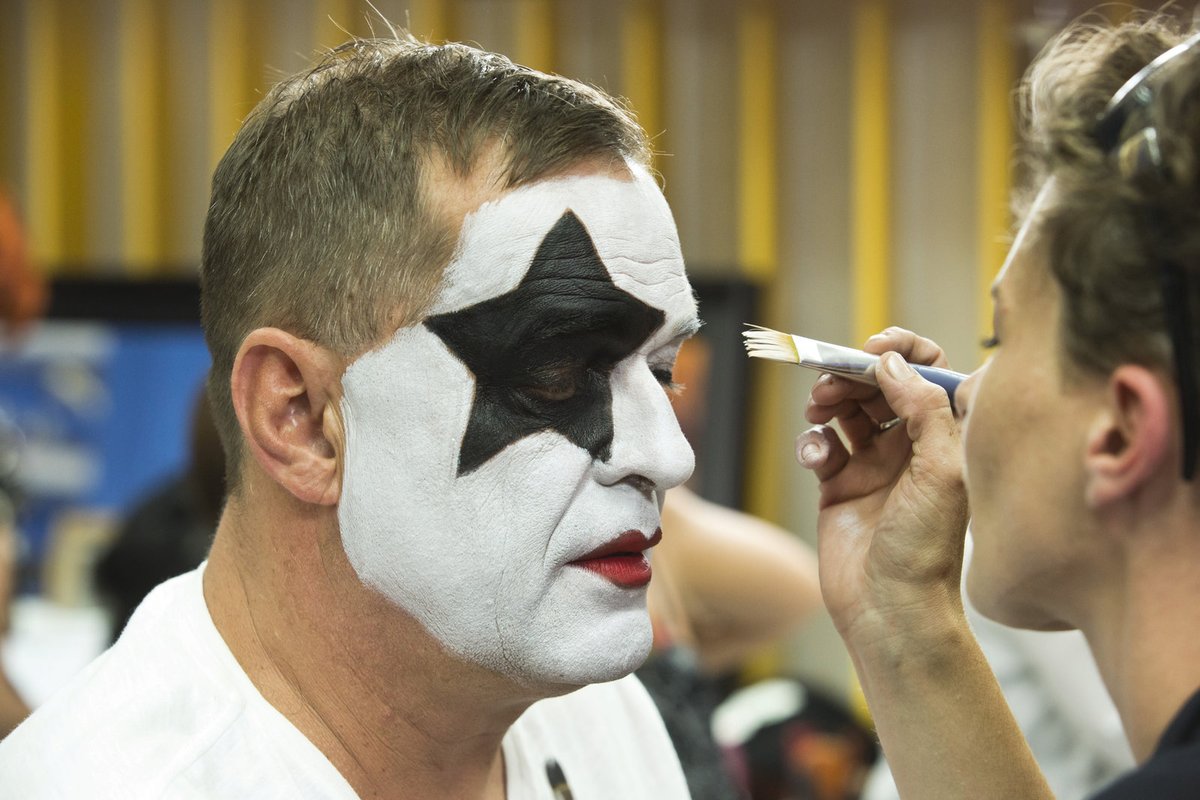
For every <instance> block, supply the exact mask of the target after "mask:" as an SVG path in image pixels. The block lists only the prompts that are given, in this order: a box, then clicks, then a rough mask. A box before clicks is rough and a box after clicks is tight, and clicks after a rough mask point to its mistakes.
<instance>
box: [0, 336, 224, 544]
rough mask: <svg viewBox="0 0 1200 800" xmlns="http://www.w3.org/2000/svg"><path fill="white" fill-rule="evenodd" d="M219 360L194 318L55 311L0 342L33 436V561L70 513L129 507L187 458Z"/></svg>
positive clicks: (28, 457) (5, 382)
mask: <svg viewBox="0 0 1200 800" xmlns="http://www.w3.org/2000/svg"><path fill="white" fill-rule="evenodd" d="M209 363H210V362H209V355H208V350H207V348H206V347H205V345H204V337H203V334H202V333H201V331H200V328H199V326H198V325H193V324H157V323H156V324H150V323H91V322H88V323H77V322H55V321H50V322H45V323H43V324H41V325H39V326H38V327H37V328H36V329H35V330H33V331H31V332H30V334H29V336H28V337H27V338H26V339H25V340H24V341H23V342H22V343H21V345H20V346H18V347H16V348H14V349H11V350H7V351H3V352H0V412H3V413H4V414H5V415H6V416H7V417H8V418H9V419H10V420H11V422H13V423H15V425H16V426H17V428H18V429H19V430H20V431H21V432H22V433H23V435H24V444H23V447H22V453H21V461H20V465H19V467H18V471H17V477H18V485H19V487H20V489H21V491H22V493H23V494H24V503H23V506H24V507H23V511H22V514H21V516H20V518H19V520H20V522H19V525H20V529H21V531H22V533H23V534H24V535H25V538H26V543H27V545H28V548H29V549H28V551H27V553H28V555H29V556H30V557H31V558H32V560H33V561H34V562H35V563H36V562H40V560H41V557H42V555H43V554H44V552H45V547H46V544H47V534H48V532H49V530H50V528H51V526H52V525H53V522H54V520H55V518H56V517H57V516H58V515H59V514H61V513H62V512H64V511H66V510H69V509H73V508H86V509H98V510H103V511H108V512H112V513H114V514H115V515H116V516H118V517H119V516H122V515H123V514H124V513H125V512H126V511H127V510H128V509H129V508H130V506H131V505H132V504H133V503H135V502H136V501H137V500H139V499H140V498H141V497H142V496H143V495H145V494H147V493H148V492H149V491H150V490H151V489H153V488H154V487H155V486H156V485H157V484H158V483H159V482H161V481H163V480H165V479H167V478H169V477H170V476H172V475H174V474H176V473H178V472H180V471H182V470H183V469H184V467H185V465H186V463H187V459H188V437H189V429H190V424H191V414H192V409H193V406H194V404H195V402H196V398H197V395H198V393H199V392H200V391H201V387H202V384H203V380H204V376H205V373H206V372H207V370H208V367H209Z"/></svg>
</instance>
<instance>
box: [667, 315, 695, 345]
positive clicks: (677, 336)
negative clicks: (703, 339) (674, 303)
mask: <svg viewBox="0 0 1200 800" xmlns="http://www.w3.org/2000/svg"><path fill="white" fill-rule="evenodd" d="M703 327H704V321H703V320H701V319H700V318H699V317H691V318H690V319H685V320H681V321H679V322H677V323H675V327H674V328H672V329H671V331H670V332H669V334H668V336H667V338H668V340H670V341H672V342H674V341H676V340H681V339H690V338H691V337H693V336H695V335H696V334H697V333H699V331H700V329H701V328H703Z"/></svg>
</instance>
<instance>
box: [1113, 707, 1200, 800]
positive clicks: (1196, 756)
mask: <svg viewBox="0 0 1200 800" xmlns="http://www.w3.org/2000/svg"><path fill="white" fill-rule="evenodd" d="M1134 798H1136V800H1148V799H1152V800H1184V798H1186V800H1196V798H1200V691H1197V692H1196V693H1195V694H1194V695H1192V697H1191V699H1190V700H1188V701H1187V702H1186V703H1184V704H1183V708H1181V709H1180V710H1179V713H1178V714H1176V715H1175V719H1173V720H1171V724H1170V725H1168V726H1167V730H1166V731H1165V732H1164V733H1163V735H1162V738H1161V739H1160V740H1159V742H1158V747H1157V748H1155V750H1154V755H1153V756H1151V757H1150V760H1149V761H1147V762H1146V763H1145V764H1143V765H1142V766H1140V767H1138V768H1137V769H1136V770H1134V771H1133V772H1131V773H1129V774H1128V775H1126V776H1124V777H1122V778H1118V779H1117V780H1116V781H1114V782H1113V783H1112V784H1111V785H1110V786H1108V787H1107V788H1106V789H1104V790H1103V791H1102V792H1100V793H1099V794H1097V795H1096V796H1095V798H1093V800H1134Z"/></svg>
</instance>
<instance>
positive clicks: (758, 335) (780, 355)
mask: <svg viewBox="0 0 1200 800" xmlns="http://www.w3.org/2000/svg"><path fill="white" fill-rule="evenodd" d="M742 336H743V337H744V338H745V342H744V344H745V345H746V353H747V354H748V355H749V356H750V357H751V358H767V359H770V360H772V361H783V362H784V363H787V364H799V363H800V354H799V353H798V352H796V344H795V342H793V341H792V337H791V336H789V335H787V334H786V333H780V332H779V331H773V330H771V329H770V328H763V327H761V326H759V325H753V326H751V330H748V331H742Z"/></svg>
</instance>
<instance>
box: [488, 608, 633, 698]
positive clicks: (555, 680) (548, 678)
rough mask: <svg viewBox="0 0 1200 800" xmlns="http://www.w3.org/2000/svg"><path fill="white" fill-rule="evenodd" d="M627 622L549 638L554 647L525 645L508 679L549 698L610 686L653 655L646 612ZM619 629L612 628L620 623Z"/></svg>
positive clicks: (538, 643)
mask: <svg viewBox="0 0 1200 800" xmlns="http://www.w3.org/2000/svg"><path fill="white" fill-rule="evenodd" d="M622 616H625V617H626V618H625V619H621V620H606V621H605V622H606V623H609V624H600V625H597V626H594V627H592V628H591V629H590V630H588V631H583V632H580V631H572V632H571V633H569V634H564V633H562V632H559V633H558V635H557V637H556V636H555V634H554V633H547V637H546V638H547V639H548V640H549V641H539V642H536V644H535V643H533V642H528V641H527V642H526V646H525V647H522V648H520V651H521V652H522V653H523V654H524V656H525V657H524V658H521V659H519V660H517V661H514V660H512V655H513V653H514V652H515V651H514V650H513V649H510V648H506V649H507V650H508V654H509V656H510V660H509V665H510V667H512V672H511V673H509V675H508V677H510V678H513V679H515V680H516V681H518V682H519V683H521V684H522V685H524V686H527V687H531V688H532V687H536V688H538V689H539V690H540V691H541V693H545V694H546V695H547V696H552V695H560V694H566V693H568V692H573V691H575V690H576V689H578V688H580V687H583V686H587V685H589V684H592V683H607V682H608V681H615V680H618V679H620V678H623V677H625V676H626V675H628V674H629V673H631V672H633V671H634V670H635V669H637V668H638V667H640V666H641V665H642V664H643V662H645V660H646V658H647V657H648V656H649V655H650V648H651V646H652V645H653V638H654V637H653V632H652V630H651V628H650V618H649V616H648V615H647V614H646V612H645V611H644V610H642V611H641V612H640V613H638V614H636V615H634V614H629V615H622ZM617 622H619V624H612V623H617Z"/></svg>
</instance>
